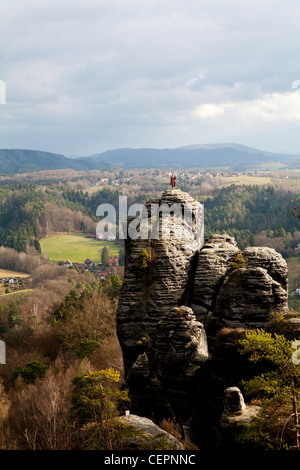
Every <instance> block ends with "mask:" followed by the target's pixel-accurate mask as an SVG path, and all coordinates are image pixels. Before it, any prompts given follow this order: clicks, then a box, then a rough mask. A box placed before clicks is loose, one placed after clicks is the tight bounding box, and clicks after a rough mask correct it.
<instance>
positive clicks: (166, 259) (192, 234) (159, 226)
mask: <svg viewBox="0 0 300 470" xmlns="http://www.w3.org/2000/svg"><path fill="white" fill-rule="evenodd" d="M152 207H154V208H155V209H157V208H160V209H161V211H160V212H159V214H157V212H156V210H155V211H154V212H153V211H151V208H152ZM146 208H147V210H146V214H144V219H146V222H147V224H145V225H146V226H148V237H147V238H134V239H133V238H130V237H128V238H127V240H126V241H125V250H126V259H125V274H124V282H123V289H122V294H121V296H120V300H119V305H118V312H117V333H118V337H119V340H120V344H121V347H122V350H123V357H124V366H125V372H126V374H127V373H128V372H129V371H130V369H131V367H132V365H133V363H134V362H135V361H136V359H137V357H138V356H139V354H140V351H141V348H140V341H141V338H145V337H147V338H148V339H149V340H150V341H151V340H152V339H153V338H154V337H155V334H156V325H157V323H158V321H159V320H160V319H161V318H162V316H163V315H164V314H165V313H167V312H170V311H171V310H172V308H174V307H177V306H178V305H182V304H186V302H188V296H189V291H190V288H189V286H190V283H191V282H192V280H193V275H194V269H195V266H196V262H197V256H198V253H199V249H200V248H201V246H202V245H203V206H202V205H201V204H200V203H198V202H197V201H195V200H194V199H193V198H192V197H191V196H189V195H188V194H187V193H184V192H182V191H180V190H177V189H173V190H170V191H166V192H164V193H163V195H162V197H161V199H160V200H154V201H149V202H148V203H147V205H146ZM172 208H173V209H174V210H175V214H174V215H172V217H170V218H169V217H167V215H168V211H170V209H172ZM178 209H179V210H178ZM187 211H189V214H186V212H187ZM162 213H163V215H162ZM155 214H156V215H155ZM184 214H186V217H185V219H184V220H185V223H186V225H185V226H183V217H184ZM189 215H190V217H189ZM153 219H156V223H154V224H153ZM169 221H171V222H170V226H169ZM131 223H132V219H129V220H128V227H130V224H131ZM150 227H152V229H153V230H152V233H151V232H150ZM168 228H169V229H170V235H169V234H168ZM183 229H184V231H183V232H182V230H183ZM156 230H157V238H151V236H152V237H154V236H156ZM181 233H182V236H181V237H180V234H181ZM143 249H146V250H147V252H148V253H149V256H150V259H149V269H148V270H145V272H141V270H139V269H137V267H136V265H135V263H136V261H137V259H138V257H139V255H140V253H141V252H142V250H143Z"/></svg>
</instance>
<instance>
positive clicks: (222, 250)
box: [191, 235, 239, 324]
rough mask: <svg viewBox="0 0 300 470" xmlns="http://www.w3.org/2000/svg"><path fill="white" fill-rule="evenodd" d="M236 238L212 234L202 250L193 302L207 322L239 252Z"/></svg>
mask: <svg viewBox="0 0 300 470" xmlns="http://www.w3.org/2000/svg"><path fill="white" fill-rule="evenodd" d="M238 250H239V249H238V246H237V243H236V241H235V240H234V238H232V237H230V236H229V235H211V236H210V237H209V238H208V239H207V240H206V241H205V243H204V246H203V248H202V250H201V251H200V254H199V258H198V263H197V269H196V274H195V280H194V287H193V295H192V304H191V307H192V308H193V310H194V311H195V313H196V315H197V318H199V320H200V321H202V322H204V324H205V323H206V320H207V318H209V317H210V316H211V314H212V312H213V311H214V308H215V304H216V300H217V296H218V293H219V291H220V289H221V287H222V285H223V282H224V280H225V277H226V275H227V274H228V272H229V271H230V269H231V265H230V264H229V261H232V260H233V258H234V256H235V255H236V253H237V252H238Z"/></svg>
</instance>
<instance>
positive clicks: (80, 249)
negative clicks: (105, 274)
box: [40, 233, 119, 263]
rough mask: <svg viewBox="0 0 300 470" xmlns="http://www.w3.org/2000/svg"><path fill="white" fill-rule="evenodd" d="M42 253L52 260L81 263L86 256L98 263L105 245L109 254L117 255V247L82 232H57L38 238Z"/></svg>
mask: <svg viewBox="0 0 300 470" xmlns="http://www.w3.org/2000/svg"><path fill="white" fill-rule="evenodd" d="M40 244H41V249H42V254H43V255H45V254H47V257H48V258H49V259H51V260H53V261H66V260H67V259H69V260H70V261H71V262H72V263H83V262H84V260H85V259H86V258H90V259H91V260H92V261H95V262H97V263H99V262H100V261H101V250H102V248H103V247H104V246H105V245H106V246H107V247H108V249H109V252H110V255H112V256H118V255H119V247H118V246H116V245H114V244H113V243H112V242H108V241H106V240H96V239H94V238H90V237H88V236H86V235H84V234H68V233H57V234H55V235H51V236H49V237H47V238H42V239H41V240H40Z"/></svg>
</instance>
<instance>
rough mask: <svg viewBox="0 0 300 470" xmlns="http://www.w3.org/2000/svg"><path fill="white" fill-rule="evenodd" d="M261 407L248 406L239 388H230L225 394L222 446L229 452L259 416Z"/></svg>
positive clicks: (221, 421) (221, 428) (221, 427)
mask: <svg viewBox="0 0 300 470" xmlns="http://www.w3.org/2000/svg"><path fill="white" fill-rule="evenodd" d="M259 411H260V407H259V406H254V405H246V404H245V402H244V397H243V395H242V393H241V391H240V389H239V388H238V387H228V388H227V389H226V390H225V392H224V411H223V413H222V416H221V420H220V430H221V445H222V448H225V449H227V450H229V449H230V448H232V447H235V446H236V440H237V438H238V436H239V435H240V434H241V433H242V432H243V431H244V430H245V428H247V426H249V424H251V422H252V421H253V419H254V418H256V417H257V416H258V414H259Z"/></svg>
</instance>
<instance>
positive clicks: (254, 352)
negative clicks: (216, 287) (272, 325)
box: [240, 329, 300, 450]
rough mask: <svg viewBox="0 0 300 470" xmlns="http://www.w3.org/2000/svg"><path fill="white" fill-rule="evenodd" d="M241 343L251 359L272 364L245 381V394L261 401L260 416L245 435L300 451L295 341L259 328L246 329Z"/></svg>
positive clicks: (299, 371) (299, 370)
mask: <svg viewBox="0 0 300 470" xmlns="http://www.w3.org/2000/svg"><path fill="white" fill-rule="evenodd" d="M240 346H241V350H240V351H241V353H242V354H247V355H249V360H250V361H252V362H255V363H258V362H260V361H264V362H265V364H267V365H268V368H267V370H266V372H264V373H262V374H260V375H257V376H255V377H253V378H252V379H250V380H248V381H243V382H242V386H243V388H244V393H245V394H246V395H248V396H250V397H252V398H256V399H257V398H258V399H259V400H260V403H261V412H260V416H259V418H258V419H256V420H254V422H253V425H252V426H250V427H248V429H247V430H246V432H245V434H244V436H243V438H244V439H245V440H247V439H248V440H249V439H251V440H253V441H255V442H257V443H259V444H262V445H265V446H267V447H269V448H271V449H272V448H275V449H281V448H294V449H297V450H299V403H298V393H299V388H300V366H299V365H298V363H297V362H298V361H295V360H292V358H293V357H294V351H293V341H291V340H288V339H286V338H285V337H284V336H283V335H280V334H276V333H269V332H266V331H264V330H263V329H258V330H254V331H248V332H246V333H245V338H243V339H241V340H240Z"/></svg>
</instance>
